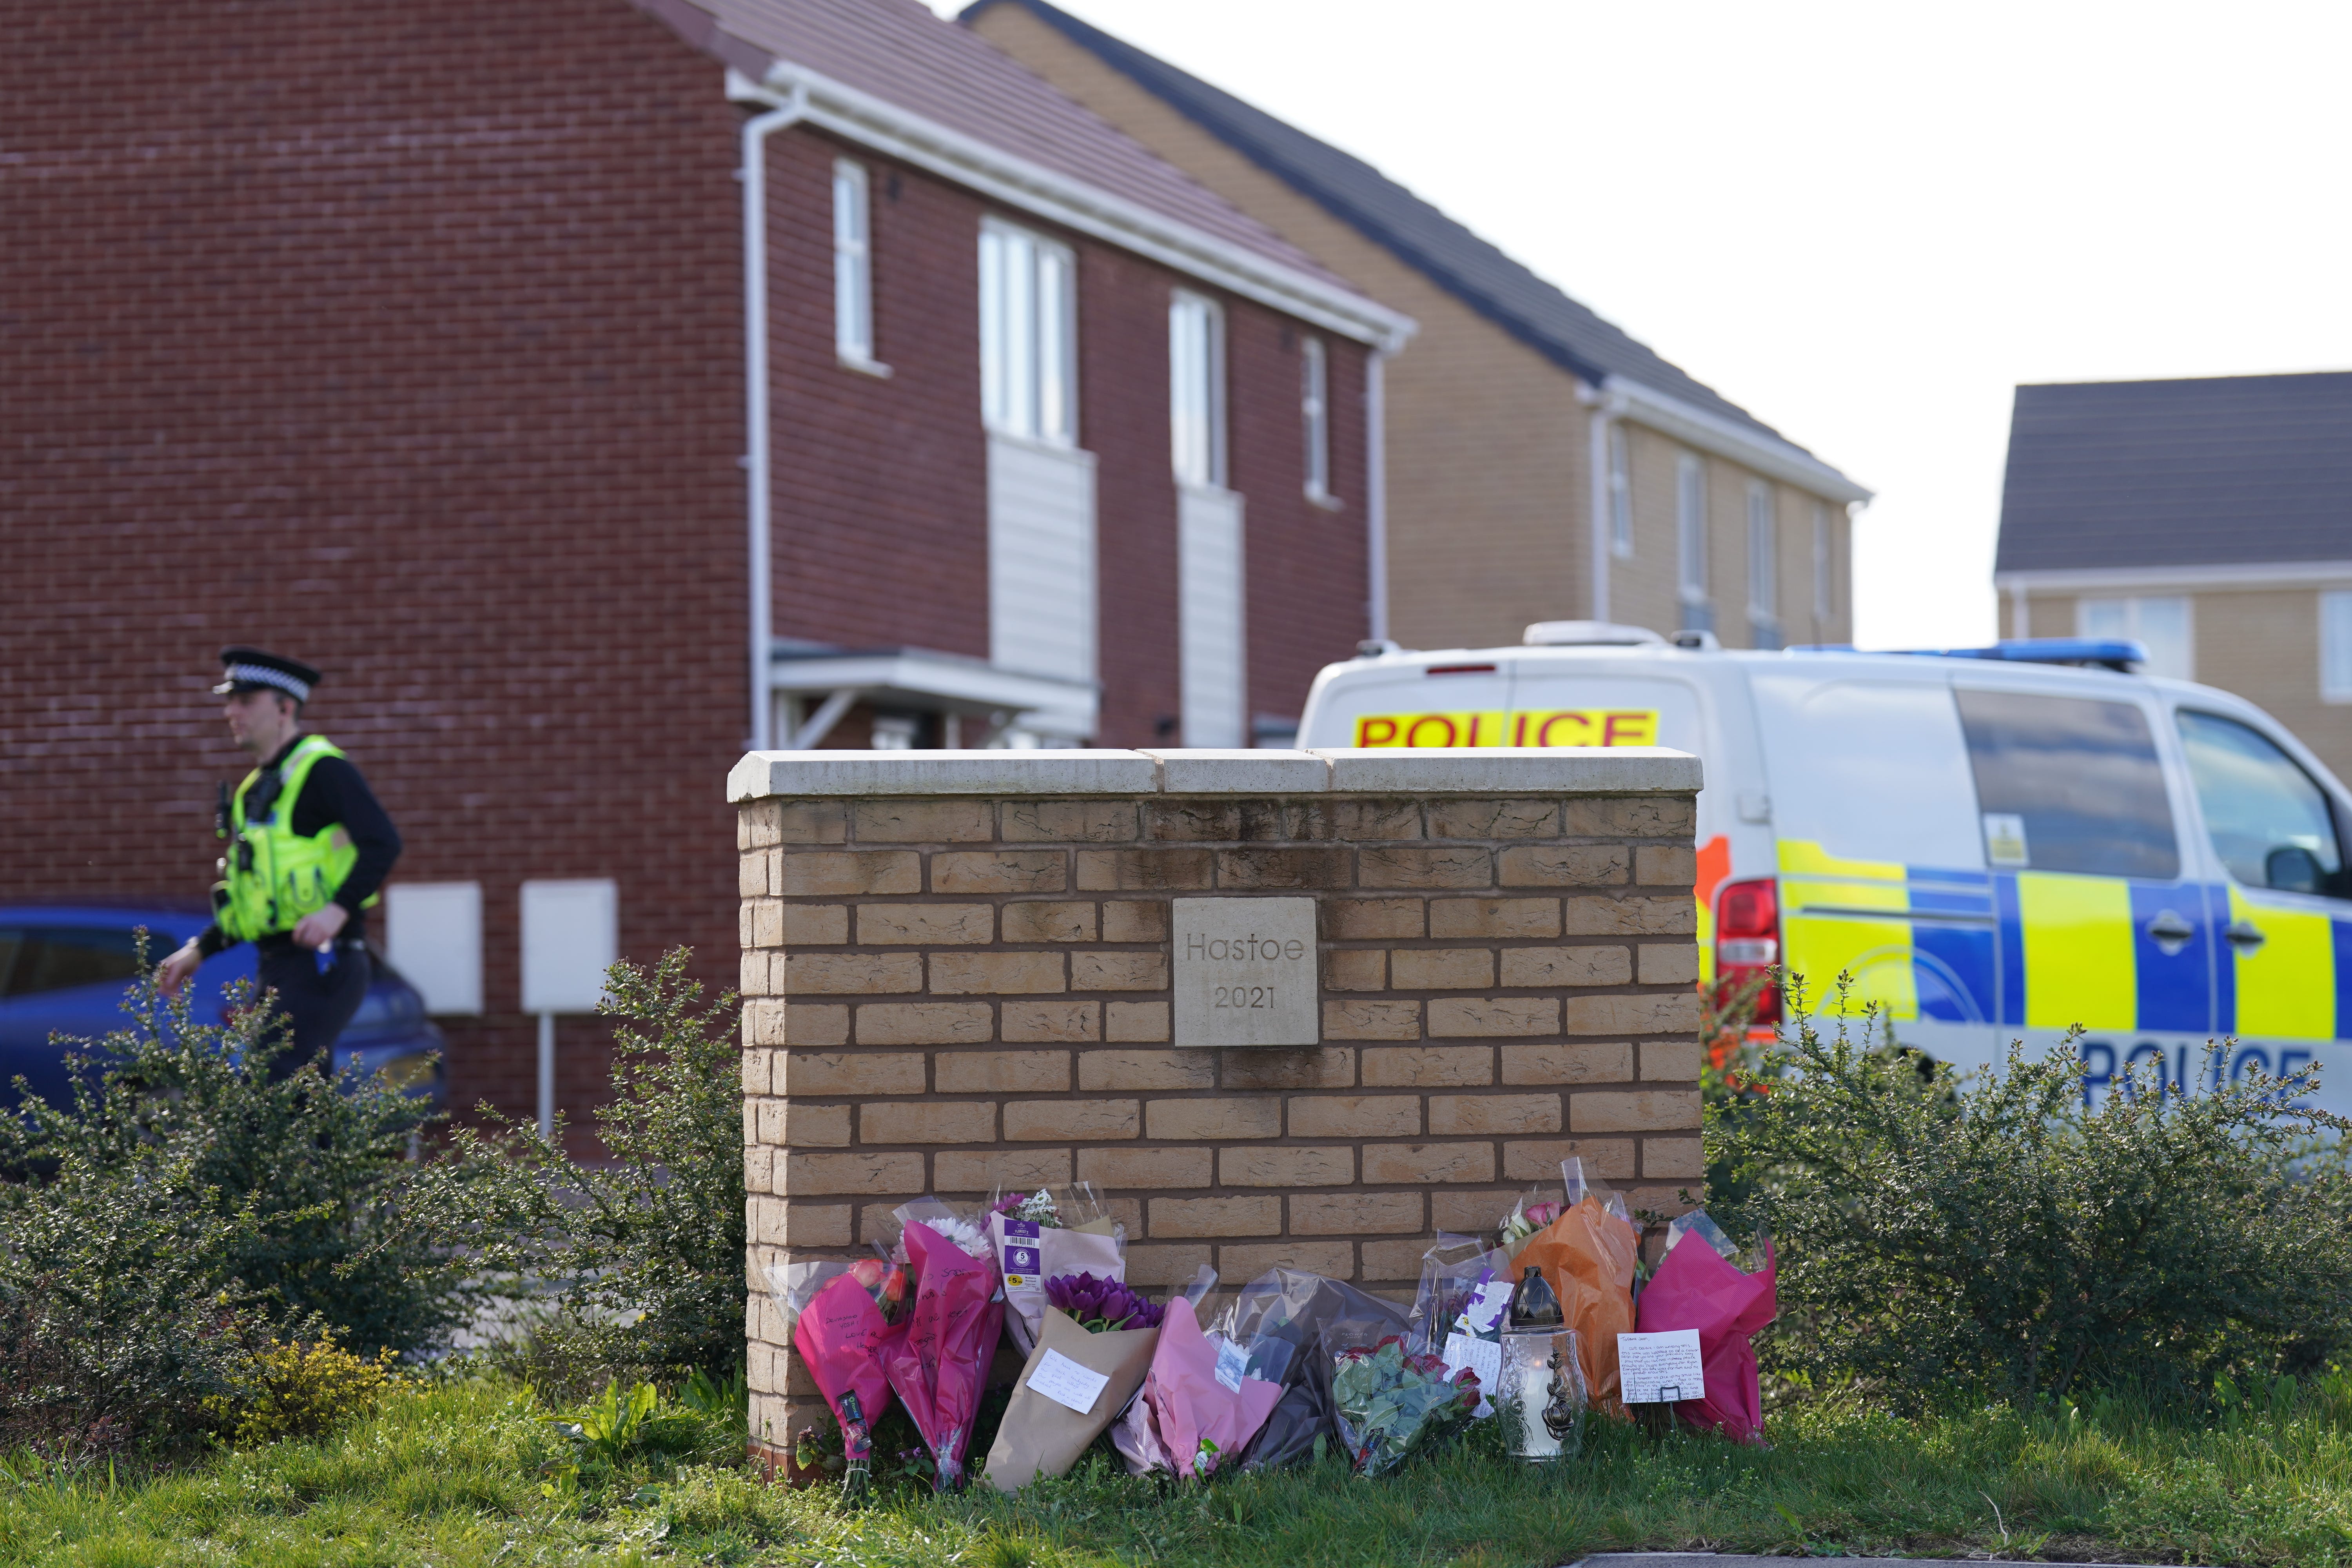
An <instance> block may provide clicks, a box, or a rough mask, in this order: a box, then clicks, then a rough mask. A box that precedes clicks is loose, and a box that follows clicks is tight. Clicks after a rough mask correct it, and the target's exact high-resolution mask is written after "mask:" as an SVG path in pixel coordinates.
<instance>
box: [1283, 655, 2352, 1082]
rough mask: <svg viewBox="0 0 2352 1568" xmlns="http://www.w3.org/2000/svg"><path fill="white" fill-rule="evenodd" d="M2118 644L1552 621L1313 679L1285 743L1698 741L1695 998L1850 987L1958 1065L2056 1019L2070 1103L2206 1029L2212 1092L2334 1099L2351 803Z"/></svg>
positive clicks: (2340, 1060) (2039, 1041)
mask: <svg viewBox="0 0 2352 1568" xmlns="http://www.w3.org/2000/svg"><path fill="white" fill-rule="evenodd" d="M2145 658H2146V654H2145V652H2144V650H2142V649H2141V647H2139V645H2138V644H2137V643H2126V642H2105V641H2091V640H2084V639H2074V638H2044V639H2034V640H2024V641H2015V642H2003V643H2000V644H1996V645H1995V646H1993V647H1984V648H1967V649H1950V650H1942V651H1940V652H1935V653H1927V654H1914V653H1884V654H1879V653H1857V652H1854V651H1853V650H1851V649H1843V648H1792V649H1789V650H1786V651H1781V652H1771V653H1748V652H1730V651H1725V650H1723V649H1721V648H1719V647H1717V646H1716V644H1715V639H1714V638H1713V637H1709V636H1706V634H1702V633H1683V634H1681V635H1680V636H1679V637H1677V638H1676V639H1675V641H1674V642H1672V643H1669V642H1667V641H1666V640H1665V639H1664V638H1662V637H1659V636H1658V635H1657V634H1655V633H1654V632H1648V631H1643V630H1641V629H1639V628H1633V627H1618V626H1606V625H1600V624H1595V623H1590V622H1551V623H1545V624H1543V625H1539V626H1530V627H1528V643H1527V645H1525V646H1521V647H1499V648H1486V649H1481V650H1476V651H1465V650H1462V649H1454V650H1449V651H1445V652H1438V653H1423V652H1406V651H1402V650H1389V651H1381V652H1376V653H1369V654H1367V655H1366V656H1365V657H1360V658H1354V659H1350V660H1349V661H1348V662H1346V663H1344V664H1335V665H1332V666H1330V667H1328V668H1326V669H1325V670H1323V672H1322V673H1321V674H1320V675H1318V677H1317V678H1316V680H1315V685H1314V688H1313V689H1312V691H1311V692H1310V694H1309V696H1308V698H1307V708H1306V711H1305V713H1304V714H1303V715H1302V717H1301V720H1300V724H1299V740H1298V742H1297V743H1298V744H1299V745H1301V746H1315V747H1339V746H1581V745H1601V746H1608V745H1661V746H1672V747H1675V748H1677V749H1679V750H1683V751H1687V752H1696V753H1697V755H1698V756H1699V757H1700V758H1701V759H1702V760H1703V762H1704V763H1705V766H1706V788H1705V790H1704V791H1703V792H1702V793H1701V794H1700V795H1699V799H1698V825H1697V844H1698V880H1697V887H1696V896H1697V900H1698V921H1699V942H1700V952H1701V966H1702V973H1703V974H1704V975H1705V976H1706V979H1705V981H1704V982H1703V984H1718V983H1726V982H1736V981H1738V979H1739V978H1741V977H1742V976H1744V975H1749V974H1753V973H1755V972H1756V971H1757V970H1758V969H1759V968H1761V967H1764V966H1767V965H1769V964H1773V963H1782V964H1784V965H1785V966H1786V968H1787V970H1788V971H1789V973H1791V974H1794V975H1800V976H1802V977H1803V980H1804V984H1805V988H1806V992H1807V994H1808V997H1809V1005H1813V1006H1815V1007H1816V1008H1818V1007H1819V1005H1820V1004H1821V999H1822V997H1823V996H1824V995H1825V994H1826V993H1827V992H1828V990H1829V989H1830V986H1831V984H1832V982H1833V981H1834V979H1835V977H1836V976H1838V975H1839V974H1840V973H1850V974H1852V975H1853V988H1854V990H1853V994H1855V996H1856V997H1858V998H1859V999H1860V1000H1862V1001H1868V1002H1875V1003H1878V1004H1880V1005H1882V1006H1883V1007H1884V1009H1885V1013H1886V1015H1887V1016H1888V1017H1889V1018H1890V1019H1891V1020H1892V1024H1893V1027H1894V1030H1895V1036H1896V1037H1897V1038H1898V1039H1899V1040H1900V1041H1902V1042H1903V1043H1904V1044H1906V1045H1911V1046H1916V1047H1918V1048H1919V1049H1921V1050H1923V1051H1925V1052H1927V1054H1929V1055H1930V1056H1933V1057H1936V1058H1938V1059H1941V1060H1945V1061H1949V1062H1952V1063H1954V1064H1956V1065H1958V1066H1960V1067H1963V1068H1976V1067H1982V1066H1985V1065H1988V1064H1993V1063H1997V1062H1999V1061H2000V1060H2002V1059H2005V1057H2006V1054H2007V1050H2008V1045H2009V1042H2010V1041H2011V1039H2016V1038H2022V1039H2024V1040H2025V1041H2026V1042H2027V1043H2028V1044H2029V1045H2033V1046H2040V1045H2046V1044H2049V1043H2052V1042H2054V1041H2056V1040H2057V1039H2059V1038H2060V1037H2062V1036H2063V1034H2064V1032H2065V1031H2066V1029H2067V1028H2068V1027H2069V1026H2073V1025H2075V1024H2077V1023H2079V1024H2081V1025H2083V1026H2084V1027H2085V1028H2086V1029H2087V1030H2088V1031H2089V1033H2088V1035H2087V1036H2086V1037H2085V1038H2084V1044H2083V1047H2082V1048H2083V1053H2084V1074H2085V1084H2084V1093H2085V1095H2086V1096H2095V1095H2096V1094H2097V1093H2098V1092H2100V1090H2101V1089H2103V1088H2104V1087H2105V1085H2107V1084H2109V1083H2111V1082H2113V1081H2114V1080H2115V1079H2116V1078H2117V1077H2118V1076H2119V1075H2121V1074H2122V1072H2123V1071H2124V1069H2125V1068H2126V1067H2127V1066H2134V1065H2142V1064H2150V1065H2159V1066H2160V1068H2161V1071H2162V1076H2163V1077H2164V1079H2166V1080H2167V1081H2168V1082H2173V1083H2187V1084H2194V1083H2197V1082H2199V1081H2200V1075H2203V1074H2204V1071H2205V1069H2204V1063H2205V1060H2206V1056H2207V1045H2208V1042H2209V1041H2218V1040H2223V1039H2228V1040H2230V1041H2231V1042H2233V1043H2232V1044H2231V1046H2230V1047H2229V1049H2228V1050H2227V1052H2226V1053H2225V1054H2224V1055H2223V1056H2222V1058H2221V1060H2220V1063H2219V1066H2218V1069H2217V1070H2218V1074H2219V1076H2221V1077H2223V1078H2227V1079H2240V1078H2242V1077H2244V1076H2245V1075H2246V1074H2247V1073H2248V1072H2249V1071H2251V1070H2252V1069H2254V1068H2261V1069H2262V1070H2263V1071H2265V1072H2268V1073H2272V1074H2274V1075H2280V1076H2284V1075H2285V1074H2288V1073H2292V1072H2294V1071H2296V1070H2297V1069H2299V1068H2302V1067H2304V1066H2305V1065H2306V1064H2308V1063H2311V1062H2315V1061H2316V1062H2318V1063H2320V1064H2321V1067H2322V1073H2323V1086H2322V1089H2321V1091H2320V1093H2319V1094H2318V1095H2317V1096H2315V1100H2314V1103H2316V1104H2318V1105H2320V1106H2322V1107H2324V1108H2325V1109H2327V1110H2337V1111H2352V1041H2347V1037H2352V871H2347V865H2346V848H2347V838H2352V794H2347V792H2346V790H2345V787H2344V786H2343V785H2342V784H2339V783H2338V782H2337V781H2336V778H2335V777H2334V776H2333V775H2332V774H2330V773H2328V772H2327V770H2326V768H2325V767H2323V766H2322V765H2321V764H2320V763H2319V761H2318V759H2316V758H2315V757H2314V756H2313V755H2312V754H2311V752H2309V751H2308V750H2306V749H2305V747H2304V746H2303V745H2302V743H2301V742H2297V741H2296V740H2295V738H2294V736H2293V735H2291V734H2289V733H2288V732H2287V731H2286V730H2285V729H2284V728H2283V727H2282V726H2281V725H2280V724H2278V723H2277V721H2274V720H2273V719H2272V718H2271V717H2270V716H2269V715H2267V714H2265V713H2263V711H2262V710H2260V709H2257V708H2255V707H2254V706H2252V704H2251V703H2248V702H2245V701H2243V700H2241V699H2239V698H2236V697H2232V696H2231V695H2230V694H2229V693H2228V692H2225V691H2216V690H2214V689H2212V688H2210V687H2205V686H2197V685H2193V684H2190V683H2189V682H2187V681H2179V680H2164V679H2152V678H2149V677H2147V676H2142V675H2138V674H2135V673H2131V670H2132V668H2133V667H2134V666H2135V665H2137V664H2139V663H2141V662H2144V660H2145ZM1775 1005H1777V999H1775V998H1769V997H1768V998H1767V1006H1768V1008H1769V1007H1772V1006H1775ZM1772 1016H1775V1015H1773V1014H1771V1013H1769V1012H1768V1014H1767V1015H1766V1017H1767V1019H1769V1018H1770V1017H1772ZM2202 1081H2207V1082H2210V1078H2203V1079H2202Z"/></svg>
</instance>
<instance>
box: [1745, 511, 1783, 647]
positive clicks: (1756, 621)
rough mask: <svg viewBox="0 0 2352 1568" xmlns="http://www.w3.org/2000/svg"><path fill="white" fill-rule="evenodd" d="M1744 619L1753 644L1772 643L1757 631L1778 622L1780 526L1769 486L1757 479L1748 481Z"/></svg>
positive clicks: (1772, 629) (1770, 645)
mask: <svg viewBox="0 0 2352 1568" xmlns="http://www.w3.org/2000/svg"><path fill="white" fill-rule="evenodd" d="M1748 620H1749V621H1750V622H1751V623H1752V624H1753V625H1754V626H1755V627H1756V629H1757V631H1758V632H1759V637H1758V638H1757V643H1756V646H1757V647H1772V646H1774V644H1773V643H1770V642H1766V641H1765V640H1764V638H1763V637H1762V636H1761V635H1760V634H1762V633H1764V632H1766V631H1777V630H1778V628H1779V626H1780V519H1779V517H1778V516H1777V515H1776V509H1775V508H1774V506H1773V500H1772V487H1771V486H1769V485H1768V484H1766V483H1764V482H1763V481H1762V480H1761V479H1750V480H1749V481H1748ZM1777 640H1778V639H1777V637H1776V638H1775V639H1774V641H1775V642H1777Z"/></svg>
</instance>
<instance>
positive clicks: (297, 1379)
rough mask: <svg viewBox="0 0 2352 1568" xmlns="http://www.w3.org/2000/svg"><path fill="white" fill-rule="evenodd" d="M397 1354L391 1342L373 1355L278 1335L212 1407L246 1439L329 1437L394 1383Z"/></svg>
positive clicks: (371, 1405)
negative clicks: (362, 1355)
mask: <svg viewBox="0 0 2352 1568" xmlns="http://www.w3.org/2000/svg"><path fill="white" fill-rule="evenodd" d="M392 1356H393V1352H392V1351H391V1349H390V1347H388V1346H387V1347H386V1348H385V1349H383V1350H381V1351H379V1352H376V1355H375V1358H374V1359H373V1360H368V1359H365V1358H362V1357H360V1356H356V1355H353V1354H352V1352H349V1351H347V1350H343V1349H341V1348H339V1347H338V1346H337V1345H336V1344H335V1343H334V1342H332V1341H330V1340H314V1341H311V1342H307V1343H306V1342H302V1341H299V1340H297V1341H293V1342H285V1341H279V1340H272V1341H271V1342H269V1343H268V1345H267V1346H265V1347H263V1348H262V1349H261V1350H259V1351H257V1352H255V1353H254V1354H253V1355H251V1356H249V1357H248V1358H247V1360H246V1361H245V1363H244V1364H243V1365H241V1366H239V1367H238V1368H237V1369H236V1373H235V1374H234V1387H233V1388H232V1390H231V1392H230V1393H228V1394H225V1395H222V1396H219V1397H217V1398H215V1399H212V1400H208V1401H207V1402H206V1408H207V1409H209V1410H211V1411H212V1412H213V1413H214V1414H215V1415H217V1416H218V1417H220V1418H221V1420H222V1423H223V1425H224V1426H226V1427H227V1428H228V1430H229V1432H230V1434H231V1435H232V1436H234V1437H235V1438H236V1441H237V1442H238V1443H240V1444H244V1445H247V1446H251V1445H255V1444H261V1443H275V1442H277V1441H278V1440H279V1439H281V1438H285V1437H323V1436H327V1435H328V1434H329V1433H331V1432H333V1431H336V1430H338V1429H340V1428H341V1427H342V1426H346V1425H348V1424H349V1423H351V1422H352V1421H355V1420H357V1419H358V1418H359V1417H361V1416H362V1415H367V1414H368V1413H369V1412H370V1411H373V1409H374V1408H375V1407H376V1405H377V1404H378V1403H379V1402H380V1401H381V1400H382V1399H383V1395H384V1392H385V1390H387V1389H389V1388H390V1387H391V1386H392V1377H393V1372H392Z"/></svg>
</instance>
